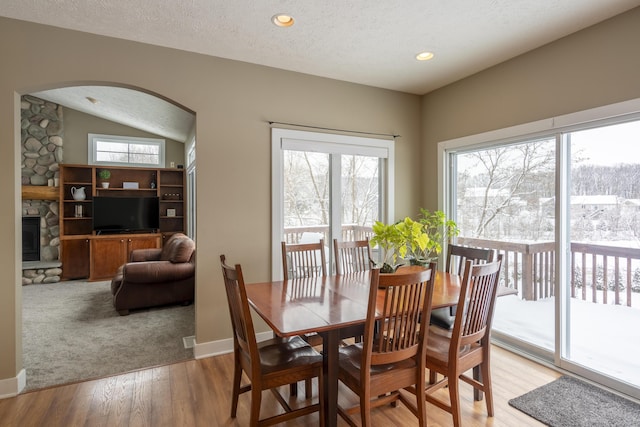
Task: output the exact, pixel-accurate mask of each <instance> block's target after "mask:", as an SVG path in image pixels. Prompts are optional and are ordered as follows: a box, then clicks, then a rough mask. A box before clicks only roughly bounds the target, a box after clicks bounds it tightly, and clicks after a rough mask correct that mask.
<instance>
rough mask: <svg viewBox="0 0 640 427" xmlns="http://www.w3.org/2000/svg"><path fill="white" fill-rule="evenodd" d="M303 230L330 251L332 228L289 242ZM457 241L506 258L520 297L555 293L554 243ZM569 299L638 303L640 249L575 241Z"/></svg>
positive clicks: (346, 230) (354, 228) (290, 233)
mask: <svg viewBox="0 0 640 427" xmlns="http://www.w3.org/2000/svg"><path fill="white" fill-rule="evenodd" d="M305 232H310V233H321V234H322V235H323V236H324V239H325V242H326V244H327V245H328V246H329V247H330V245H331V242H329V226H327V225H315V226H304V227H287V228H285V230H284V237H285V240H286V241H287V243H298V242H299V240H300V238H301V237H302V234H303V233H305ZM372 235H373V232H372V230H371V227H365V226H360V225H356V224H348V225H344V226H343V227H342V240H344V241H349V240H362V239H364V238H365V237H368V238H371V236H372ZM457 243H459V244H462V245H468V246H475V247H480V248H487V249H494V250H495V251H496V252H497V253H500V254H502V257H503V270H502V274H501V280H502V282H503V284H504V285H505V286H508V287H510V288H513V289H516V290H517V291H518V295H519V296H520V298H522V299H524V300H527V301H536V300H539V299H543V298H549V297H553V296H554V295H555V290H554V283H555V276H556V265H555V243H554V242H537V243H515V242H504V241H499V240H486V239H473V238H467V237H458V239H457ZM570 268H571V297H573V298H579V299H582V300H584V301H590V302H594V303H602V304H616V305H626V306H629V307H631V306H632V304H633V296H634V295H635V296H636V305H638V304H639V303H638V301H640V249H631V248H622V247H613V246H602V245H591V244H587V243H571V267H570Z"/></svg>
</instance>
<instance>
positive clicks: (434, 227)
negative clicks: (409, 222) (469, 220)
mask: <svg viewBox="0 0 640 427" xmlns="http://www.w3.org/2000/svg"><path fill="white" fill-rule="evenodd" d="M416 222H418V223H419V224H420V225H421V226H422V232H423V233H424V234H426V235H427V236H428V240H427V241H426V242H424V244H422V243H423V241H422V240H421V241H420V242H419V243H421V244H417V243H414V244H412V245H411V246H410V247H411V250H412V254H413V259H414V260H415V263H417V264H428V263H429V262H431V261H433V260H435V259H436V258H437V257H438V255H440V253H441V252H442V244H443V242H444V241H447V242H450V241H451V238H452V237H454V236H457V235H458V233H459V232H460V230H459V229H458V225H457V224H456V222H455V221H454V220H452V219H447V218H446V216H445V214H444V212H442V211H433V212H431V211H428V210H427V209H423V208H420V215H419V216H418V219H417V221H416ZM411 237H412V238H413V240H415V237H414V236H411ZM418 237H419V238H420V239H423V237H422V236H418ZM407 244H408V245H409V244H410V242H408V243H407Z"/></svg>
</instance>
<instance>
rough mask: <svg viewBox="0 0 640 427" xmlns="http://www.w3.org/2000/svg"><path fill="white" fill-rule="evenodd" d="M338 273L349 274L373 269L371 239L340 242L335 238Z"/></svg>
mask: <svg viewBox="0 0 640 427" xmlns="http://www.w3.org/2000/svg"><path fill="white" fill-rule="evenodd" d="M333 250H334V255H335V262H336V274H337V275H342V274H349V273H358V272H361V271H367V270H370V269H371V247H370V246H369V239H365V240H356V241H350V242H339V241H338V239H333Z"/></svg>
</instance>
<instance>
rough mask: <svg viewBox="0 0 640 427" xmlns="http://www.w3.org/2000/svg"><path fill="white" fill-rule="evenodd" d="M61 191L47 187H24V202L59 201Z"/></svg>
mask: <svg viewBox="0 0 640 427" xmlns="http://www.w3.org/2000/svg"><path fill="white" fill-rule="evenodd" d="M59 192H60V189H59V188H58V187H48V186H46V185H23V186H22V200H58V195H59Z"/></svg>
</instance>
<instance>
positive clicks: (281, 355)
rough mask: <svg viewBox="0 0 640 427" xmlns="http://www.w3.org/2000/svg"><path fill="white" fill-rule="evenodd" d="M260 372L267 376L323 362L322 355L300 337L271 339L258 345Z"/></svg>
mask: <svg viewBox="0 0 640 427" xmlns="http://www.w3.org/2000/svg"><path fill="white" fill-rule="evenodd" d="M258 352H259V353H260V370H261V372H262V373H263V374H265V375H267V374H270V373H272V372H278V373H279V372H280V371H282V369H284V368H285V367H286V368H297V367H300V366H309V365H313V364H314V363H317V362H322V355H321V354H320V353H318V351H316V350H315V349H314V348H313V347H311V346H310V345H309V344H308V343H307V342H305V340H303V339H302V338H300V337H297V336H296V337H291V338H280V337H276V338H271V339H268V340H265V341H261V342H259V343H258Z"/></svg>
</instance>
